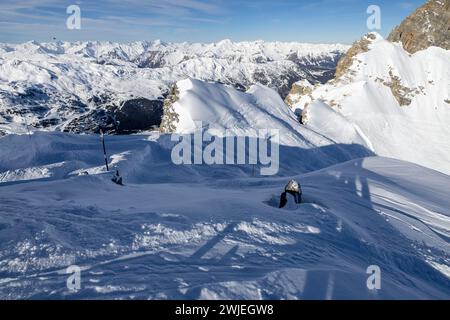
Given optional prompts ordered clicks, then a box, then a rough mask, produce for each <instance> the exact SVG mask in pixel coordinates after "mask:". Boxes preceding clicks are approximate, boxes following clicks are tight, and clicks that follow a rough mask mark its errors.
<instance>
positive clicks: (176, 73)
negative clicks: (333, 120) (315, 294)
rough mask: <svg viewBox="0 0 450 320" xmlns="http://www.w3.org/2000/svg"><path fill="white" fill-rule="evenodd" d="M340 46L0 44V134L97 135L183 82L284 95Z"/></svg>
mask: <svg viewBox="0 0 450 320" xmlns="http://www.w3.org/2000/svg"><path fill="white" fill-rule="evenodd" d="M346 49H347V46H344V45H338V44H335V45H320V44H301V43H279V42H275V43H266V42H263V41H257V42H241V43H233V42H231V41H229V40H224V41H221V42H218V43H211V44H189V43H179V44H174V43H163V42H161V41H154V42H136V43H131V44H117V43H97V42H83V43H63V42H57V43H37V42H27V43H23V44H18V45H11V44H0V126H1V127H0V132H1V131H3V132H4V133H5V132H13V133H14V132H19V131H20V130H22V131H25V129H26V126H27V125H29V126H30V127H37V128H40V129H47V130H54V129H58V130H68V131H72V132H78V131H81V132H92V131H98V128H97V127H96V124H98V123H100V124H105V125H108V124H110V123H111V121H112V119H111V118H114V117H115V116H116V115H117V109H118V108H120V106H121V104H122V103H124V102H125V101H128V100H130V99H136V98H144V99H147V100H150V101H155V100H161V99H162V96H163V95H165V94H166V93H167V91H168V89H169V87H170V86H171V85H172V84H173V83H174V82H176V81H179V80H181V79H185V78H188V77H192V78H196V79H202V80H207V81H215V82H221V83H226V84H230V85H233V86H235V87H237V88H248V87H250V86H251V85H253V84H256V83H262V84H264V85H267V86H270V87H273V88H275V89H276V90H277V91H278V92H280V93H281V94H282V95H285V94H287V91H288V90H289V88H290V86H291V84H292V83H294V82H295V81H298V80H300V79H304V78H306V79H309V80H310V81H313V82H317V81H326V80H328V79H329V78H331V77H332V74H333V73H334V69H335V66H336V63H337V61H338V59H339V58H340V56H341V55H342V54H343V52H344V51H345V50H346Z"/></svg>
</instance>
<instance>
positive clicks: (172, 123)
mask: <svg viewBox="0 0 450 320" xmlns="http://www.w3.org/2000/svg"><path fill="white" fill-rule="evenodd" d="M179 95H180V91H179V90H178V87H177V85H176V84H174V85H173V86H172V87H171V88H170V92H169V95H168V96H167V97H166V99H165V100H164V105H163V116H162V120H161V125H160V127H159V129H160V131H161V132H162V133H171V132H175V130H176V128H177V123H178V122H179V118H178V114H177V113H176V112H175V110H174V108H173V104H174V103H175V102H177V101H178V99H179Z"/></svg>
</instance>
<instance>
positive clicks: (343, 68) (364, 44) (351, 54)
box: [334, 33, 376, 79]
mask: <svg viewBox="0 0 450 320" xmlns="http://www.w3.org/2000/svg"><path fill="white" fill-rule="evenodd" d="M375 39H376V35H375V34H374V33H369V34H367V35H365V36H364V37H363V38H362V39H361V40H358V41H356V42H355V43H353V45H352V46H351V47H350V49H348V51H347V53H346V54H344V56H343V57H342V58H341V60H339V62H338V64H337V67H336V72H335V74H334V77H335V79H338V78H340V77H342V76H343V75H344V74H346V73H347V71H348V69H349V68H350V67H351V66H352V64H353V62H354V59H355V56H356V55H358V54H360V53H364V52H367V51H369V44H370V43H371V41H372V40H375Z"/></svg>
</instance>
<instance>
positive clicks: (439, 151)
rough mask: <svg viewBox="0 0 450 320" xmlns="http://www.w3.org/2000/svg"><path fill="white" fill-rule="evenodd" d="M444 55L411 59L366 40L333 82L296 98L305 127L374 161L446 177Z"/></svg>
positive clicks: (449, 107) (374, 38) (448, 74)
mask: <svg viewBox="0 0 450 320" xmlns="http://www.w3.org/2000/svg"><path fill="white" fill-rule="evenodd" d="M449 61H450V51H449V50H445V49H443V48H438V47H429V48H427V49H425V50H422V51H419V52H416V53H414V54H409V53H408V52H407V51H405V50H404V49H403V48H402V45H401V44H400V43H392V42H390V41H387V40H384V39H383V38H382V37H381V36H379V35H378V34H375V33H371V34H369V35H367V36H365V37H364V38H363V39H362V40H361V41H359V42H357V43H355V44H354V46H352V48H351V49H350V50H349V51H348V52H347V53H346V55H345V56H344V57H343V58H342V60H341V61H340V62H339V64H338V73H339V74H338V77H337V78H336V79H335V80H333V81H330V82H328V83H327V84H325V85H322V86H317V87H316V88H315V89H314V90H312V92H308V93H307V94H305V95H302V96H301V97H300V98H299V99H297V103H296V104H294V105H293V106H292V109H293V110H298V109H299V110H303V113H302V121H303V122H304V123H306V125H307V127H309V128H311V129H313V130H315V131H318V132H321V133H323V134H324V135H326V136H327V137H329V138H330V139H333V140H335V141H337V142H341V143H351V142H358V143H362V144H363V145H365V146H366V147H367V148H369V149H371V150H372V151H373V152H375V153H376V154H378V155H382V156H388V157H393V158H398V159H403V160H407V161H412V162H416V163H419V164H421V165H424V166H427V167H430V168H433V169H436V170H440V171H442V172H445V173H450V166H449V161H448V160H449V158H448V155H449V154H450V140H449V139H448V138H447V137H448V136H449V135H450V127H449V126H448V123H449V122H450V63H449Z"/></svg>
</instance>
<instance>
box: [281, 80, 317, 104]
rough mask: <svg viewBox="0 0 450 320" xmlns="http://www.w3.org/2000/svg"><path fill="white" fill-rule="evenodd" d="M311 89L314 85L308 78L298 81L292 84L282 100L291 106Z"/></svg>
mask: <svg viewBox="0 0 450 320" xmlns="http://www.w3.org/2000/svg"><path fill="white" fill-rule="evenodd" d="M313 89H314V86H313V85H312V84H311V83H310V82H309V81H308V80H301V81H298V82H296V83H294V84H293V85H292V88H291V91H289V94H288V95H287V97H286V99H285V100H284V102H285V103H286V104H287V105H288V106H289V107H291V108H292V107H294V105H295V104H297V103H298V102H299V101H300V99H301V98H302V97H303V96H305V95H307V94H310V93H311V92H312V91H313Z"/></svg>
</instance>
